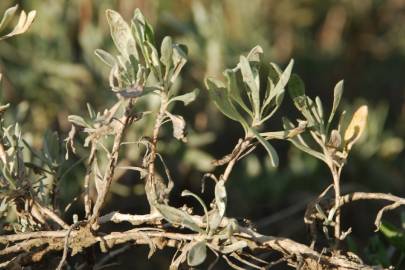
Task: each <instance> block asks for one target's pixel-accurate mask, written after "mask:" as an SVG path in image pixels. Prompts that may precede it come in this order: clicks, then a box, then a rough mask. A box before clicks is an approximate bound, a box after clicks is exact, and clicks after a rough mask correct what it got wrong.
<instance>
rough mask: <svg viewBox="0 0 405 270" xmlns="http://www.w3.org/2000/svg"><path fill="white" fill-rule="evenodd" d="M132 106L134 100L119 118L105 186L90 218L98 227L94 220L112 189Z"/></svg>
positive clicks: (104, 182)
mask: <svg viewBox="0 0 405 270" xmlns="http://www.w3.org/2000/svg"><path fill="white" fill-rule="evenodd" d="M131 108H132V102H130V103H129V105H128V107H127V108H126V110H125V116H124V117H123V118H122V119H120V120H119V122H120V123H121V125H119V128H118V130H117V131H116V135H115V138H114V144H113V147H112V150H111V154H110V158H109V161H108V165H107V171H106V172H105V174H104V177H103V181H102V183H103V186H102V187H101V189H100V190H99V194H97V200H96V202H95V204H94V208H93V214H92V216H91V218H90V223H92V224H93V228H97V223H94V222H95V221H97V219H98V217H99V215H100V210H101V208H102V207H103V205H104V203H105V200H106V197H107V193H108V191H109V189H110V186H111V182H112V180H113V177H114V172H115V168H116V166H117V163H118V153H119V150H120V147H121V142H122V139H123V137H124V132H125V129H126V127H127V126H128V125H129V124H130V123H131V121H132V120H133V116H132V115H131V113H130V111H131Z"/></svg>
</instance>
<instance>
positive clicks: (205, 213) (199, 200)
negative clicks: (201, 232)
mask: <svg viewBox="0 0 405 270" xmlns="http://www.w3.org/2000/svg"><path fill="white" fill-rule="evenodd" d="M181 196H183V197H185V196H191V197H193V198H195V199H196V200H197V201H198V202H199V203H200V204H201V206H202V208H203V210H204V215H205V218H206V220H207V230H206V231H207V232H208V231H209V221H208V208H207V205H206V204H205V203H204V201H203V199H201V198H200V197H199V196H197V195H196V194H194V193H192V192H191V191H189V190H184V191H183V192H182V193H181Z"/></svg>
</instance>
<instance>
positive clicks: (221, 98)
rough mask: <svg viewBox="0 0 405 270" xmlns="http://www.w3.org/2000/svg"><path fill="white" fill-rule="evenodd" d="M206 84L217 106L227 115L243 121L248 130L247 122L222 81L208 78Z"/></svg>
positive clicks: (240, 121) (242, 123)
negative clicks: (231, 99)
mask: <svg viewBox="0 0 405 270" xmlns="http://www.w3.org/2000/svg"><path fill="white" fill-rule="evenodd" d="M205 85H206V87H207V89H208V93H209V95H210V97H211V99H212V100H213V101H214V103H215V105H216V106H217V108H218V109H219V110H220V111H221V112H222V113H223V114H224V115H226V116H227V117H229V118H231V119H232V120H235V121H237V122H239V123H241V125H242V126H243V128H244V129H245V131H246V130H247V128H248V126H247V123H246V121H245V120H244V119H243V117H242V116H241V115H240V113H239V112H238V111H237V110H236V108H235V107H234V105H233V104H232V102H231V101H230V98H229V94H228V91H227V90H226V89H225V87H224V85H223V84H222V82H219V81H216V80H214V79H210V78H208V79H206V80H205Z"/></svg>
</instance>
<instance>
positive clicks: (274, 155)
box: [249, 128, 279, 167]
mask: <svg viewBox="0 0 405 270" xmlns="http://www.w3.org/2000/svg"><path fill="white" fill-rule="evenodd" d="M249 131H251V132H252V133H253V135H254V136H255V137H256V139H257V140H258V141H259V142H260V143H261V144H262V145H263V146H264V149H266V151H267V153H268V154H269V158H270V162H271V165H272V166H273V167H277V166H278V162H279V160H278V155H277V152H276V150H275V149H274V148H273V146H271V144H270V143H269V142H268V141H266V140H265V139H264V138H263V137H262V136H261V135H260V134H259V133H258V132H257V131H256V130H255V129H253V128H249Z"/></svg>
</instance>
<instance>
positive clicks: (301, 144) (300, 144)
mask: <svg viewBox="0 0 405 270" xmlns="http://www.w3.org/2000/svg"><path fill="white" fill-rule="evenodd" d="M283 127H284V128H285V129H291V128H294V125H293V124H292V123H291V122H290V120H288V119H287V118H283ZM288 140H289V141H290V142H292V144H293V145H294V146H295V147H297V148H298V149H300V150H301V151H303V152H305V153H307V154H310V155H311V156H314V157H316V158H317V159H320V160H322V161H324V162H325V156H324V155H323V154H322V153H320V152H318V151H315V150H313V149H311V148H310V147H309V146H308V145H307V144H306V143H305V141H304V140H303V138H302V136H301V135H299V134H298V135H297V136H294V137H291V138H290V139H288Z"/></svg>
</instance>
